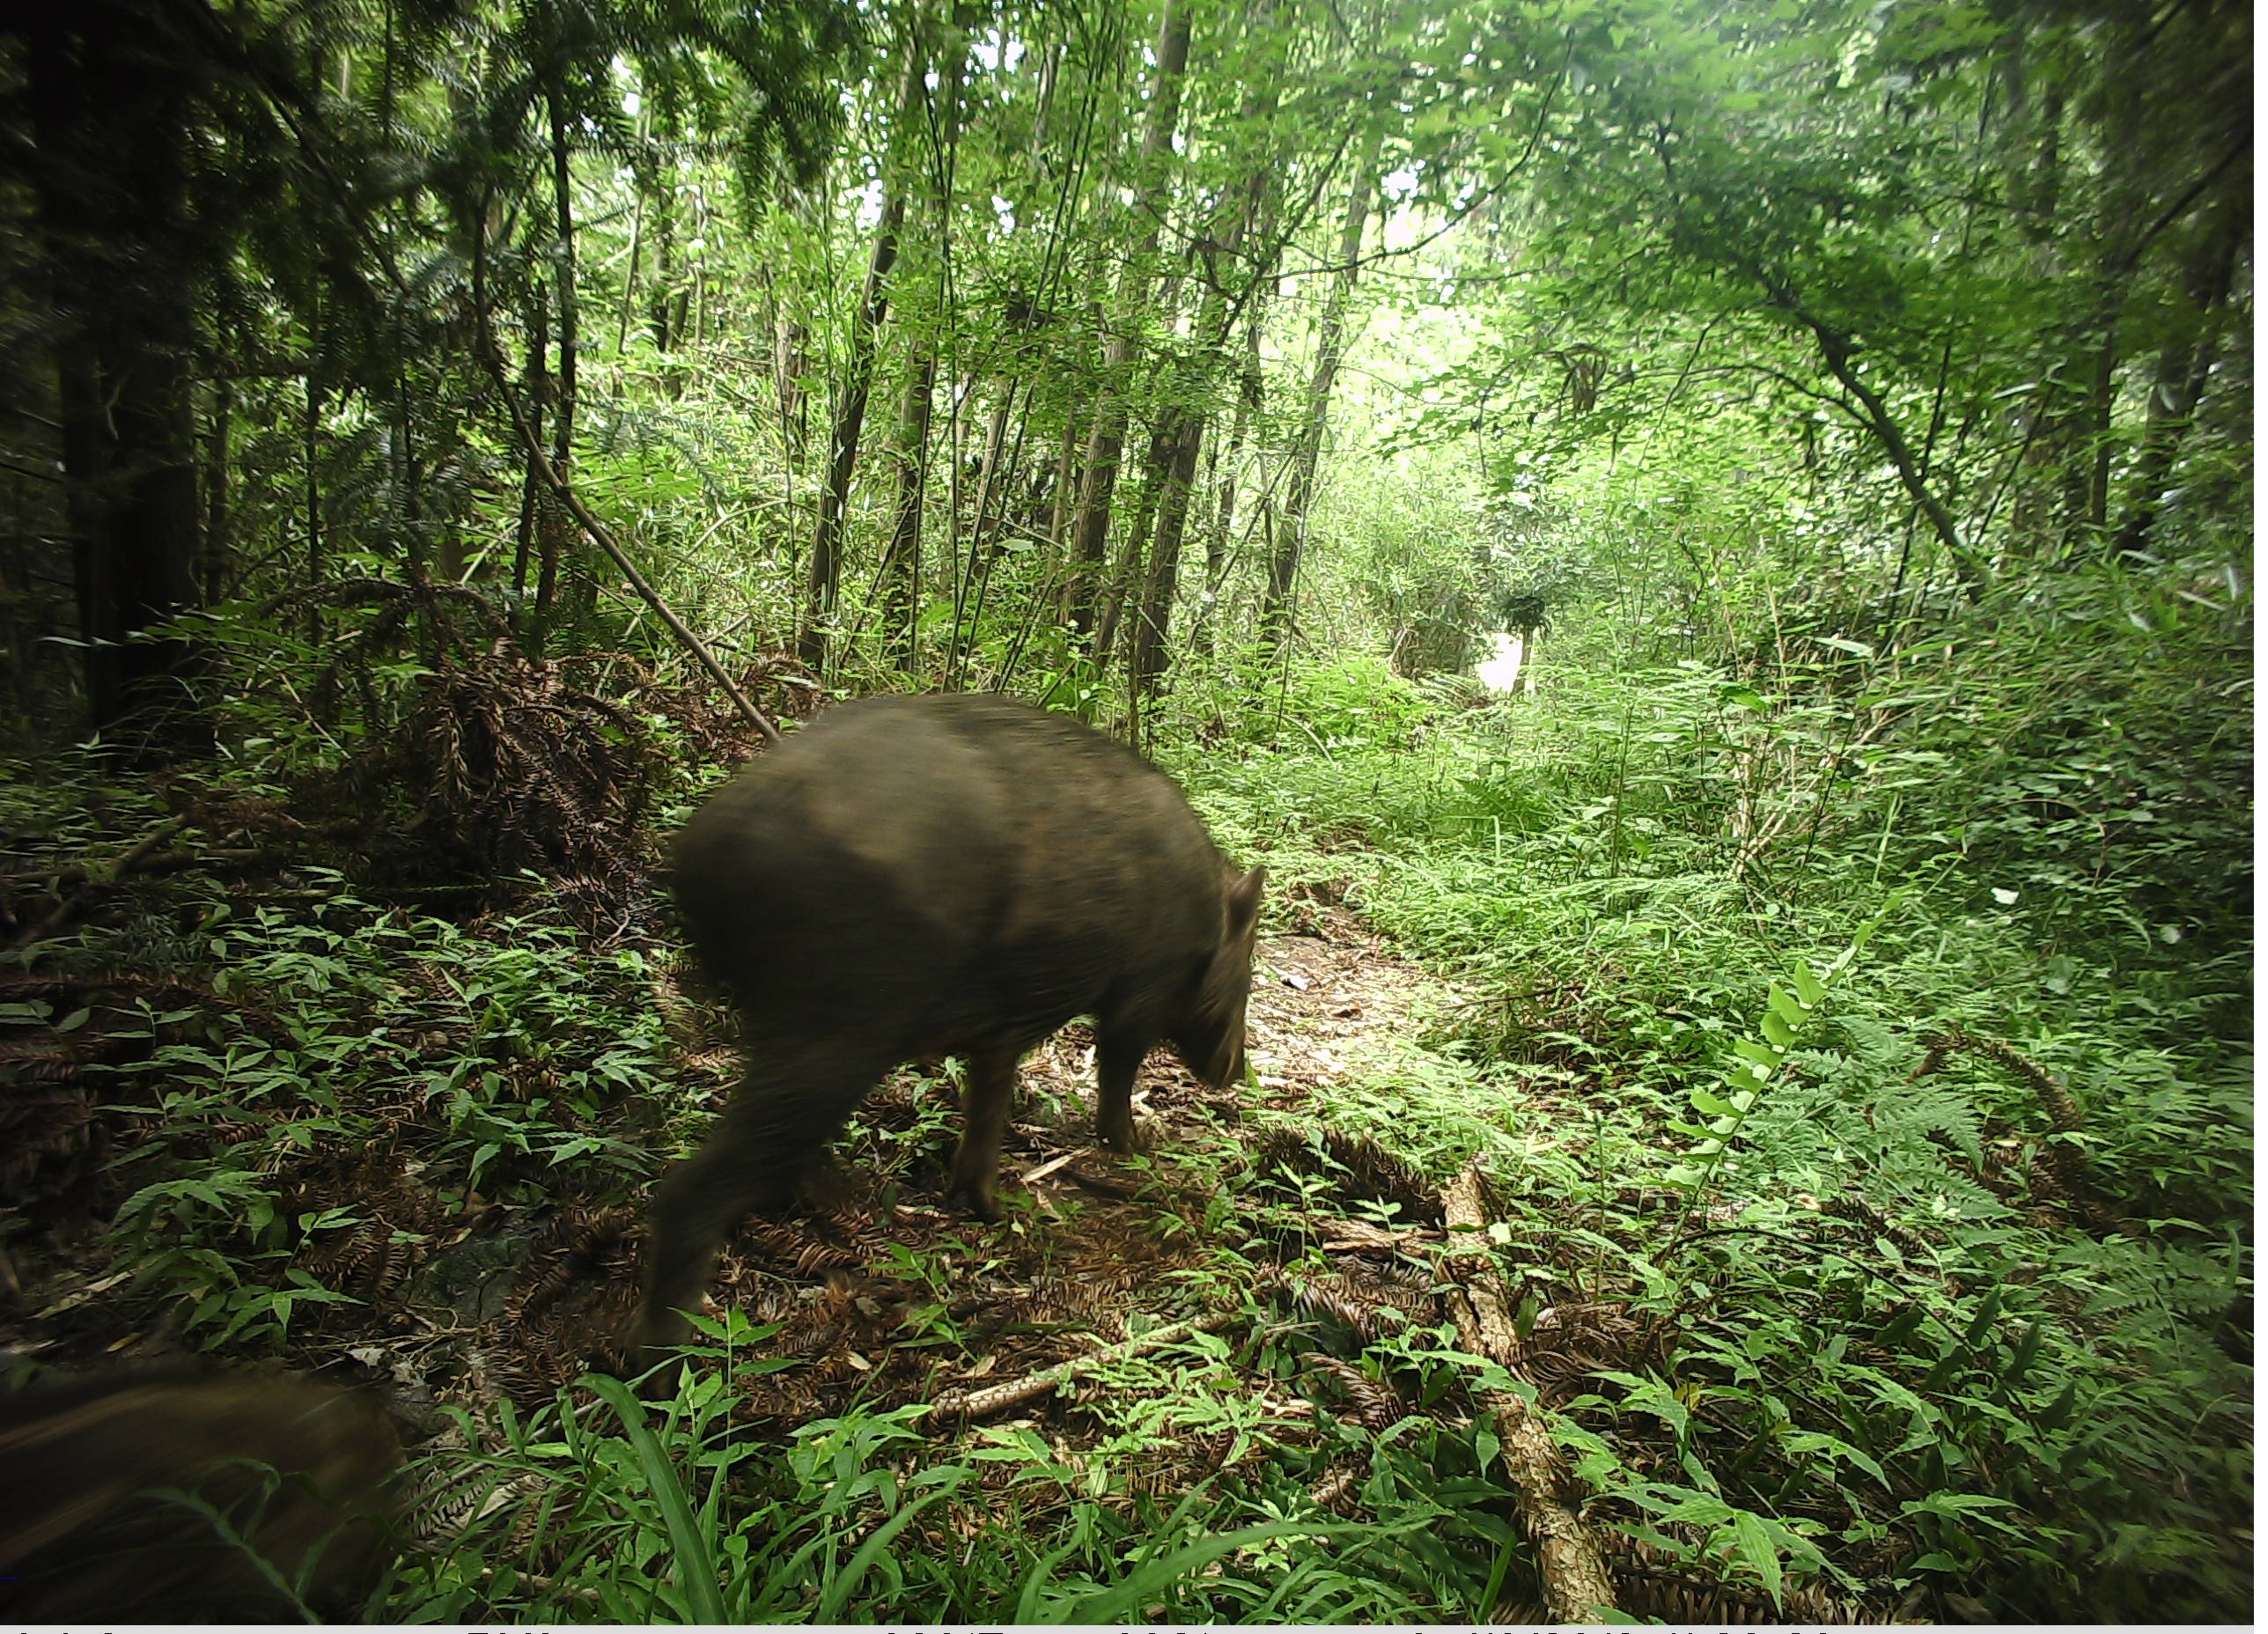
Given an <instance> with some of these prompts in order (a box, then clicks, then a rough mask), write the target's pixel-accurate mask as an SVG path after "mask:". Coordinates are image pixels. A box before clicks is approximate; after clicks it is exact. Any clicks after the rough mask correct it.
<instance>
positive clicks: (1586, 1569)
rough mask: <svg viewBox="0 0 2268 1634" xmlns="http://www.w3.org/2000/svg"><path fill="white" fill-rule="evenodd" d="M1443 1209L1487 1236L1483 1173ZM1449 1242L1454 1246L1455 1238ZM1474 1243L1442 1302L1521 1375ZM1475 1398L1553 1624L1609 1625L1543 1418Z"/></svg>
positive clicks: (1610, 1594)
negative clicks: (1500, 1449)
mask: <svg viewBox="0 0 2268 1634" xmlns="http://www.w3.org/2000/svg"><path fill="white" fill-rule="evenodd" d="M1441 1206H1442V1211H1443V1213H1444V1215H1445V1217H1446V1218H1447V1224H1448V1226H1449V1230H1450V1231H1451V1233H1457V1232H1459V1231H1468V1232H1473V1233H1479V1232H1483V1231H1485V1230H1486V1229H1487V1226H1488V1218H1487V1211H1486V1210H1485V1209H1484V1206H1483V1203H1482V1200H1481V1177H1480V1171H1479V1170H1477V1169H1473V1168H1468V1169H1466V1170H1465V1171H1464V1172H1463V1173H1462V1174H1459V1175H1458V1176H1457V1178H1456V1179H1455V1180H1454V1181H1450V1182H1449V1184H1448V1186H1447V1188H1446V1189H1444V1190H1443V1191H1442V1193H1441ZM1452 1242H1453V1244H1454V1235H1453V1237H1452ZM1469 1243H1470V1246H1463V1247H1458V1246H1453V1247H1452V1248H1450V1249H1449V1251H1448V1252H1447V1254H1445V1255H1443V1256H1442V1270H1443V1271H1444V1273H1445V1274H1447V1275H1450V1276H1454V1275H1455V1274H1456V1272H1457V1270H1458V1269H1459V1268H1463V1267H1469V1270H1467V1271H1466V1273H1465V1282H1464V1285H1462V1286H1461V1287H1452V1288H1451V1289H1450V1290H1449V1292H1447V1293H1446V1294H1445V1295H1443V1296H1442V1297H1443V1299H1445V1300H1446V1302H1447V1305H1448V1307H1449V1315H1450V1317H1451V1319H1452V1320H1453V1321H1455V1323H1456V1325H1457V1336H1458V1339H1459V1340H1460V1342H1462V1343H1463V1345H1464V1347H1465V1348H1466V1349H1467V1350H1469V1351H1472V1352H1473V1353H1474V1354H1476V1355H1478V1356H1485V1357H1487V1358H1489V1359H1490V1360H1491V1361H1494V1362H1497V1363H1499V1364H1500V1365H1503V1366H1504V1367H1505V1368H1506V1370H1507V1371H1516V1370H1517V1368H1518V1367H1519V1365H1520V1361H1521V1351H1522V1350H1523V1347H1522V1345H1521V1342H1520V1330H1519V1329H1518V1328H1517V1327H1515V1326H1514V1325H1513V1320H1512V1314H1511V1312H1510V1310H1509V1309H1508V1308H1507V1307H1506V1304H1505V1300H1504V1293H1503V1291H1502V1290H1501V1289H1500V1288H1499V1286H1498V1285H1497V1279H1496V1273H1495V1271H1494V1270H1492V1269H1491V1268H1490V1266H1489V1263H1488V1260H1487V1257H1486V1255H1485V1253H1484V1251H1483V1250H1482V1249H1481V1248H1480V1247H1479V1246H1478V1240H1469ZM1476 1395H1478V1396H1479V1398H1480V1401H1481V1404H1482V1405H1483V1406H1484V1407H1485V1408H1487V1409H1488V1410H1489V1414H1490V1416H1491V1417H1493V1418H1494V1419H1495V1420H1496V1429H1497V1435H1498V1438H1499V1439H1500V1440H1501V1441H1502V1442H1503V1444H1504V1464H1505V1469H1506V1473H1507V1474H1509V1475H1510V1476H1512V1482H1513V1490H1514V1493H1515V1495H1516V1496H1515V1498H1514V1500H1513V1501H1514V1507H1515V1508H1516V1509H1517V1510H1518V1511H1519V1514H1520V1524H1521V1530H1522V1531H1524V1532H1526V1533H1527V1534H1528V1542H1531V1543H1533V1544H1534V1545H1535V1559H1536V1566H1537V1569H1538V1571H1539V1572H1540V1573H1541V1575H1542V1577H1543V1600H1544V1605H1545V1608H1547V1609H1548V1610H1549V1611H1550V1620H1551V1621H1552V1622H1554V1623H1602V1622H1605V1621H1607V1620H1609V1617H1611V1616H1614V1615H1615V1614H1616V1612H1617V1611H1618V1610H1619V1608H1618V1607H1617V1606H1616V1602H1615V1586H1614V1579H1611V1578H1610V1577H1609V1576H1608V1575H1607V1565H1606V1561H1605V1559H1604V1558H1603V1557H1602V1556H1601V1554H1600V1552H1599V1548H1598V1545H1597V1544H1596V1543H1594V1542H1593V1541H1592V1539H1591V1535H1590V1534H1589V1532H1588V1531H1587V1530H1586V1529H1585V1527H1584V1526H1583V1522H1582V1520H1581V1519H1580V1517H1579V1516H1577V1515H1576V1513H1575V1512H1574V1511H1573V1510H1572V1509H1570V1508H1569V1507H1568V1506H1567V1505H1566V1504H1565V1502H1564V1501H1563V1500H1562V1499H1561V1498H1560V1497H1559V1494H1561V1493H1562V1492H1565V1491H1567V1490H1570V1489H1571V1488H1572V1485H1573V1476H1572V1474H1571V1473H1570V1472H1569V1470H1568V1468H1567V1464H1566V1461H1565V1459H1563V1458H1561V1457H1560V1456H1559V1449H1558V1448H1557V1446H1553V1445H1552V1442H1551V1438H1550V1435H1548V1434H1547V1433H1545V1432H1544V1428H1543V1420H1542V1419H1541V1418H1540V1417H1538V1415H1537V1414H1536V1413H1535V1411H1534V1410H1532V1409H1530V1408H1529V1406H1528V1402H1526V1401H1525V1400H1524V1399H1523V1398H1521V1396H1519V1395H1514V1394H1513V1392H1511V1391H1509V1390H1482V1391H1478V1392H1476Z"/></svg>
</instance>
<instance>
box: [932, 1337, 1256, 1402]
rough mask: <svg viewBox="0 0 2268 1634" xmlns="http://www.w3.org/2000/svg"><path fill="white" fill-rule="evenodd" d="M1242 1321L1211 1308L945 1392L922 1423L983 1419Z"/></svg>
mask: <svg viewBox="0 0 2268 1634" xmlns="http://www.w3.org/2000/svg"><path fill="white" fill-rule="evenodd" d="M1242 1320H1243V1317H1242V1314H1241V1313H1239V1312H1236V1311H1215V1312H1213V1313H1212V1314H1210V1315H1206V1316H1200V1317H1198V1318H1197V1320H1196V1321H1186V1322H1175V1323H1173V1324H1172V1325H1171V1326H1169V1327H1165V1328H1160V1329H1157V1330H1155V1331H1154V1332H1152V1333H1145V1334H1144V1335H1142V1336H1140V1337H1139V1338H1134V1339H1129V1340H1127V1341H1126V1342H1125V1343H1123V1344H1114V1345H1112V1346H1111V1347H1110V1348H1109V1349H1108V1350H1107V1351H1095V1352H1094V1353H1093V1354H1092V1355H1088V1356H1074V1357H1072V1358H1071V1360H1069V1361H1067V1362H1058V1363H1057V1364H1056V1365H1054V1366H1053V1367H1049V1368H1044V1369H1042V1371H1040V1372H1039V1373H1027V1374H1026V1375H1025V1376H1024V1377H1023V1378H1021V1379H1012V1380H1009V1381H1008V1382H1007V1383H1005V1384H996V1385H994V1386H992V1387H990V1389H986V1390H975V1391H967V1392H963V1391H947V1392H946V1394H945V1395H941V1396H939V1398H938V1399H937V1400H936V1401H935V1402H932V1403H931V1404H930V1410H929V1412H928V1413H927V1415H926V1416H925V1417H924V1420H923V1422H924V1423H925V1424H938V1423H940V1422H943V1421H945V1420H947V1419H956V1418H958V1419H968V1418H986V1417H990V1416H991V1415H992V1414H994V1413H999V1412H1005V1411H1006V1410H1008V1409H1009V1408H1012V1407H1020V1406H1022V1405H1023V1404H1024V1403H1025V1402H1032V1401H1036V1400H1038V1399H1039V1398H1040V1397H1041V1396H1043V1395H1051V1394H1053V1393H1054V1392H1055V1391H1056V1390H1057V1389H1059V1388H1061V1387H1063V1386H1064V1385H1065V1384H1068V1383H1069V1382H1071V1380H1073V1379H1076V1378H1078V1377H1079V1376H1080V1375H1081V1374H1083V1373H1094V1372H1095V1371H1096V1370H1097V1369H1099V1368H1102V1367H1107V1366H1108V1365H1110V1364H1111V1363H1113V1362H1120V1361H1124V1360H1125V1359H1127V1358H1129V1357H1134V1356H1139V1355H1141V1354H1142V1353H1143V1352H1144V1351H1155V1350H1159V1349H1160V1348H1162V1347H1164V1346H1166V1345H1168V1344H1179V1343H1181V1342H1182V1340H1184V1339H1186V1338H1188V1337H1189V1336H1190V1335H1191V1334H1196V1333H1218V1332H1219V1330H1220V1329H1223V1328H1227V1327H1232V1326H1233V1325H1234V1324H1235V1323H1237V1322H1239V1321H1242Z"/></svg>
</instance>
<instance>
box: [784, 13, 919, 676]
mask: <svg viewBox="0 0 2268 1634" xmlns="http://www.w3.org/2000/svg"><path fill="white" fill-rule="evenodd" d="M927 66H928V54H927V53H926V52H925V51H924V49H923V42H922V36H921V32H920V29H919V28H918V26H917V27H915V28H914V29H912V30H910V31H909V33H908V34H907V37H906V71H905V80H904V85H903V87H902V91H901V92H900V95H899V99H898V118H897V123H896V124H895V127H894V128H893V129H892V130H891V136H890V143H891V146H892V147H893V148H896V147H899V146H900V145H901V144H903V143H904V142H906V141H907V140H909V137H910V134H911V131H912V129H913V126H914V124H915V121H916V118H917V114H918V113H919V111H920V108H921V99H922V91H923V78H924V72H925V70H926V69H927ZM888 168H889V171H890V173H891V174H890V180H889V181H888V183H887V188H888V191H887V193H886V194H885V195H884V197H883V202H882V219H881V221H880V223H879V224H877V225H876V227H875V229H874V248H873V255H872V256H871V257H870V259H869V260H868V261H867V263H866V284H865V291H864V293H863V295H862V297H861V298H860V300H859V304H858V312H857V313H855V314H853V316H852V318H851V357H850V360H849V363H848V364H847V366H846V369H845V372H844V375H843V389H842V391H841V393H840V394H838V395H837V396H836V400H835V429H834V436H833V438H832V439H831V445H830V446H831V457H830V458H829V460H828V467H827V487H826V489H825V490H824V491H823V492H822V493H821V495H820V497H819V526H818V527H817V528H816V529H815V530H814V532H813V534H812V540H811V569H810V573H809V576H808V578H806V581H805V586H804V607H803V619H802V622H801V627H800V628H799V629H798V630H797V631H796V638H795V646H796V656H797V657H798V658H799V659H802V660H803V663H804V666H805V667H806V668H807V669H809V670H810V671H811V672H812V673H814V674H821V673H825V671H826V667H827V657H828V638H829V635H830V633H831V631H830V627H831V626H832V625H833V623H834V622H835V610H836V600H837V598H838V597H839V596H840V594H841V590H842V581H843V528H844V519H845V517H846V515H847V514H848V512H849V511H850V508H851V474H852V473H853V472H854V471H855V470H857V468H858V439H859V437H860V434H861V433H862V431H864V429H865V423H866V401H867V399H868V397H869V396H870V395H871V394H872V393H873V386H874V359H875V356H876V353H877V352H878V351H879V350H880V341H881V328H882V320H883V319H884V318H886V317H887V316H888V314H889V310H890V269H891V268H892V267H894V266H895V265H896V264H897V260H898V234H899V232H900V231H901V230H902V228H903V227H904V225H905V219H906V192H905V183H904V180H903V177H902V172H903V166H902V165H892V166H888Z"/></svg>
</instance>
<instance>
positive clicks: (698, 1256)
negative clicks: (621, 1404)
mask: <svg viewBox="0 0 2268 1634" xmlns="http://www.w3.org/2000/svg"><path fill="white" fill-rule="evenodd" d="M748 1049H749V1051H750V1061H749V1066H748V1073H747V1078H745V1079H744V1080H743V1081H742V1083H741V1085H740V1089H739V1091H738V1092H737V1093H735V1094H734V1095H733V1100H732V1103H731V1104H730V1105H728V1106H727V1107H726V1108H725V1110H724V1113H723V1115H720V1116H719V1117H718V1120H717V1123H716V1127H715V1128H714V1129H712V1130H711V1131H710V1134H709V1138H708V1139H707V1140H706V1141H705V1142H703V1145H702V1147H701V1149H700V1151H698V1152H695V1153H694V1154H693V1155H692V1156H691V1157H690V1158H689V1159H686V1160H685V1161H684V1162H682V1163H681V1164H679V1165H678V1166H677V1167H675V1168H674V1169H672V1170H670V1171H669V1173H668V1174H665V1175H663V1176H662V1179H661V1183H660V1185H659V1186H658V1187H656V1188H655V1189H654V1197H653V1218H652V1223H651V1225H650V1226H648V1228H647V1240H646V1289H645V1305H644V1313H643V1315H642V1317H641V1321H640V1329H639V1338H640V1341H641V1343H643V1344H644V1347H645V1354H644V1357H643V1358H639V1365H641V1366H650V1365H652V1364H653V1363H655V1362H657V1361H659V1360H660V1359H661V1358H660V1356H659V1353H658V1352H659V1350H660V1349H661V1348H663V1347H666V1346H669V1345H674V1344H682V1343H684V1342H685V1341H686V1340H687V1339H688V1338H689V1337H690V1336H691V1333H692V1328H691V1324H689V1322H687V1321H686V1320H685V1318H684V1317H683V1316H681V1315H680V1314H679V1312H681V1311H682V1310H684V1309H685V1308H687V1307H688V1306H691V1305H693V1304H694V1303H695V1302H696V1301H697V1300H698V1299H700V1297H701V1291H702V1289H703V1286H705V1285H706V1284H707V1283H708V1281H709V1276H710V1273H711V1271H712V1270H715V1268H716V1263H717V1252H718V1249H720V1248H723V1247H724V1246H725V1240H727V1239H728V1238H730V1237H731V1235H732V1234H733V1227H735V1226H738V1225H739V1224H740V1220H741V1218H742V1217H743V1216H746V1215H748V1214H751V1213H755V1212H759V1211H762V1212H767V1213H769V1212H771V1211H777V1210H778V1209H780V1208H783V1207H784V1206H785V1205H786V1203H788V1202H789V1200H790V1199H791V1198H792V1196H793V1195H794V1192H795V1188H796V1184H797V1182H798V1181H800V1180H801V1179H802V1178H803V1177H804V1175H805V1174H807V1173H808V1172H809V1171H810V1170H811V1168H812V1167H813V1166H814V1164H816V1163H817V1161H818V1160H819V1157H820V1153H821V1149H822V1148H824V1147H825V1145H827V1143H828V1141H829V1140H830V1139H832V1138H833V1137H834V1136H835V1133H836V1130H840V1129H841V1128H842V1127H843V1120H844V1119H846V1118H848V1117H849V1116H850V1115H851V1110H852V1108H855V1107H857V1106H858V1103H859V1102H860V1101H861V1100H865V1097H866V1092H867V1091H868V1090H870V1089H872V1088H873V1086H874V1084H875V1082H876V1080H878V1079H879V1078H880V1077H881V1076H882V1074H883V1073H884V1072H886V1071H888V1070H889V1068H890V1066H891V1064H892V1063H891V1062H890V1061H888V1060H882V1059H879V1058H878V1056H877V1055H876V1053H875V1052H874V1051H873V1049H872V1048H870V1047H865V1046H859V1047H854V1048H846V1047H845V1046H844V1045H843V1044H842V1043H840V1042H828V1043H824V1044H818V1045H811V1046H806V1047H804V1048H802V1049H778V1048H777V1047H775V1046H771V1045H769V1044H767V1043H766V1042H765V1041H762V1040H751V1041H749V1044H748Z"/></svg>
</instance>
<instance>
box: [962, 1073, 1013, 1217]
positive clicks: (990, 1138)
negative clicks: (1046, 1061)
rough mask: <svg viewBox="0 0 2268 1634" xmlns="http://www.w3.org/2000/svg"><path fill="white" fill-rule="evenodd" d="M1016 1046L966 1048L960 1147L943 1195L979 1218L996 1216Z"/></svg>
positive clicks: (997, 1214)
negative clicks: (965, 1093) (965, 1204)
mask: <svg viewBox="0 0 2268 1634" xmlns="http://www.w3.org/2000/svg"><path fill="white" fill-rule="evenodd" d="M1020 1054H1021V1052H1020V1051H1019V1050H1015V1049H1001V1048H999V1047H998V1046H994V1047H991V1048H989V1049H978V1050H975V1051H972V1052H971V1054H970V1056H969V1060H968V1096H967V1098H966V1099H965V1100H964V1101H963V1103H962V1105H963V1108H964V1117H963V1124H962V1128H961V1146H960V1149H959V1150H958V1151H956V1152H954V1154H953V1181H952V1183H951V1184H950V1185H949V1186H948V1187H947V1188H946V1195H947V1196H952V1197H957V1198H959V1199H961V1201H962V1202H964V1203H967V1204H968V1211H969V1212H970V1213H972V1214H974V1215H976V1217H977V1218H979V1219H987V1220H997V1219H998V1218H1000V1205H999V1201H998V1195H997V1193H998V1185H999V1180H1000V1137H1001V1134H1002V1133H1003V1131H1005V1130H1006V1129H1007V1127H1008V1103H1009V1102H1010V1101H1011V1100H1013V1099H1014V1097H1015V1093H1016V1060H1017V1057H1018V1056H1019V1055H1020Z"/></svg>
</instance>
